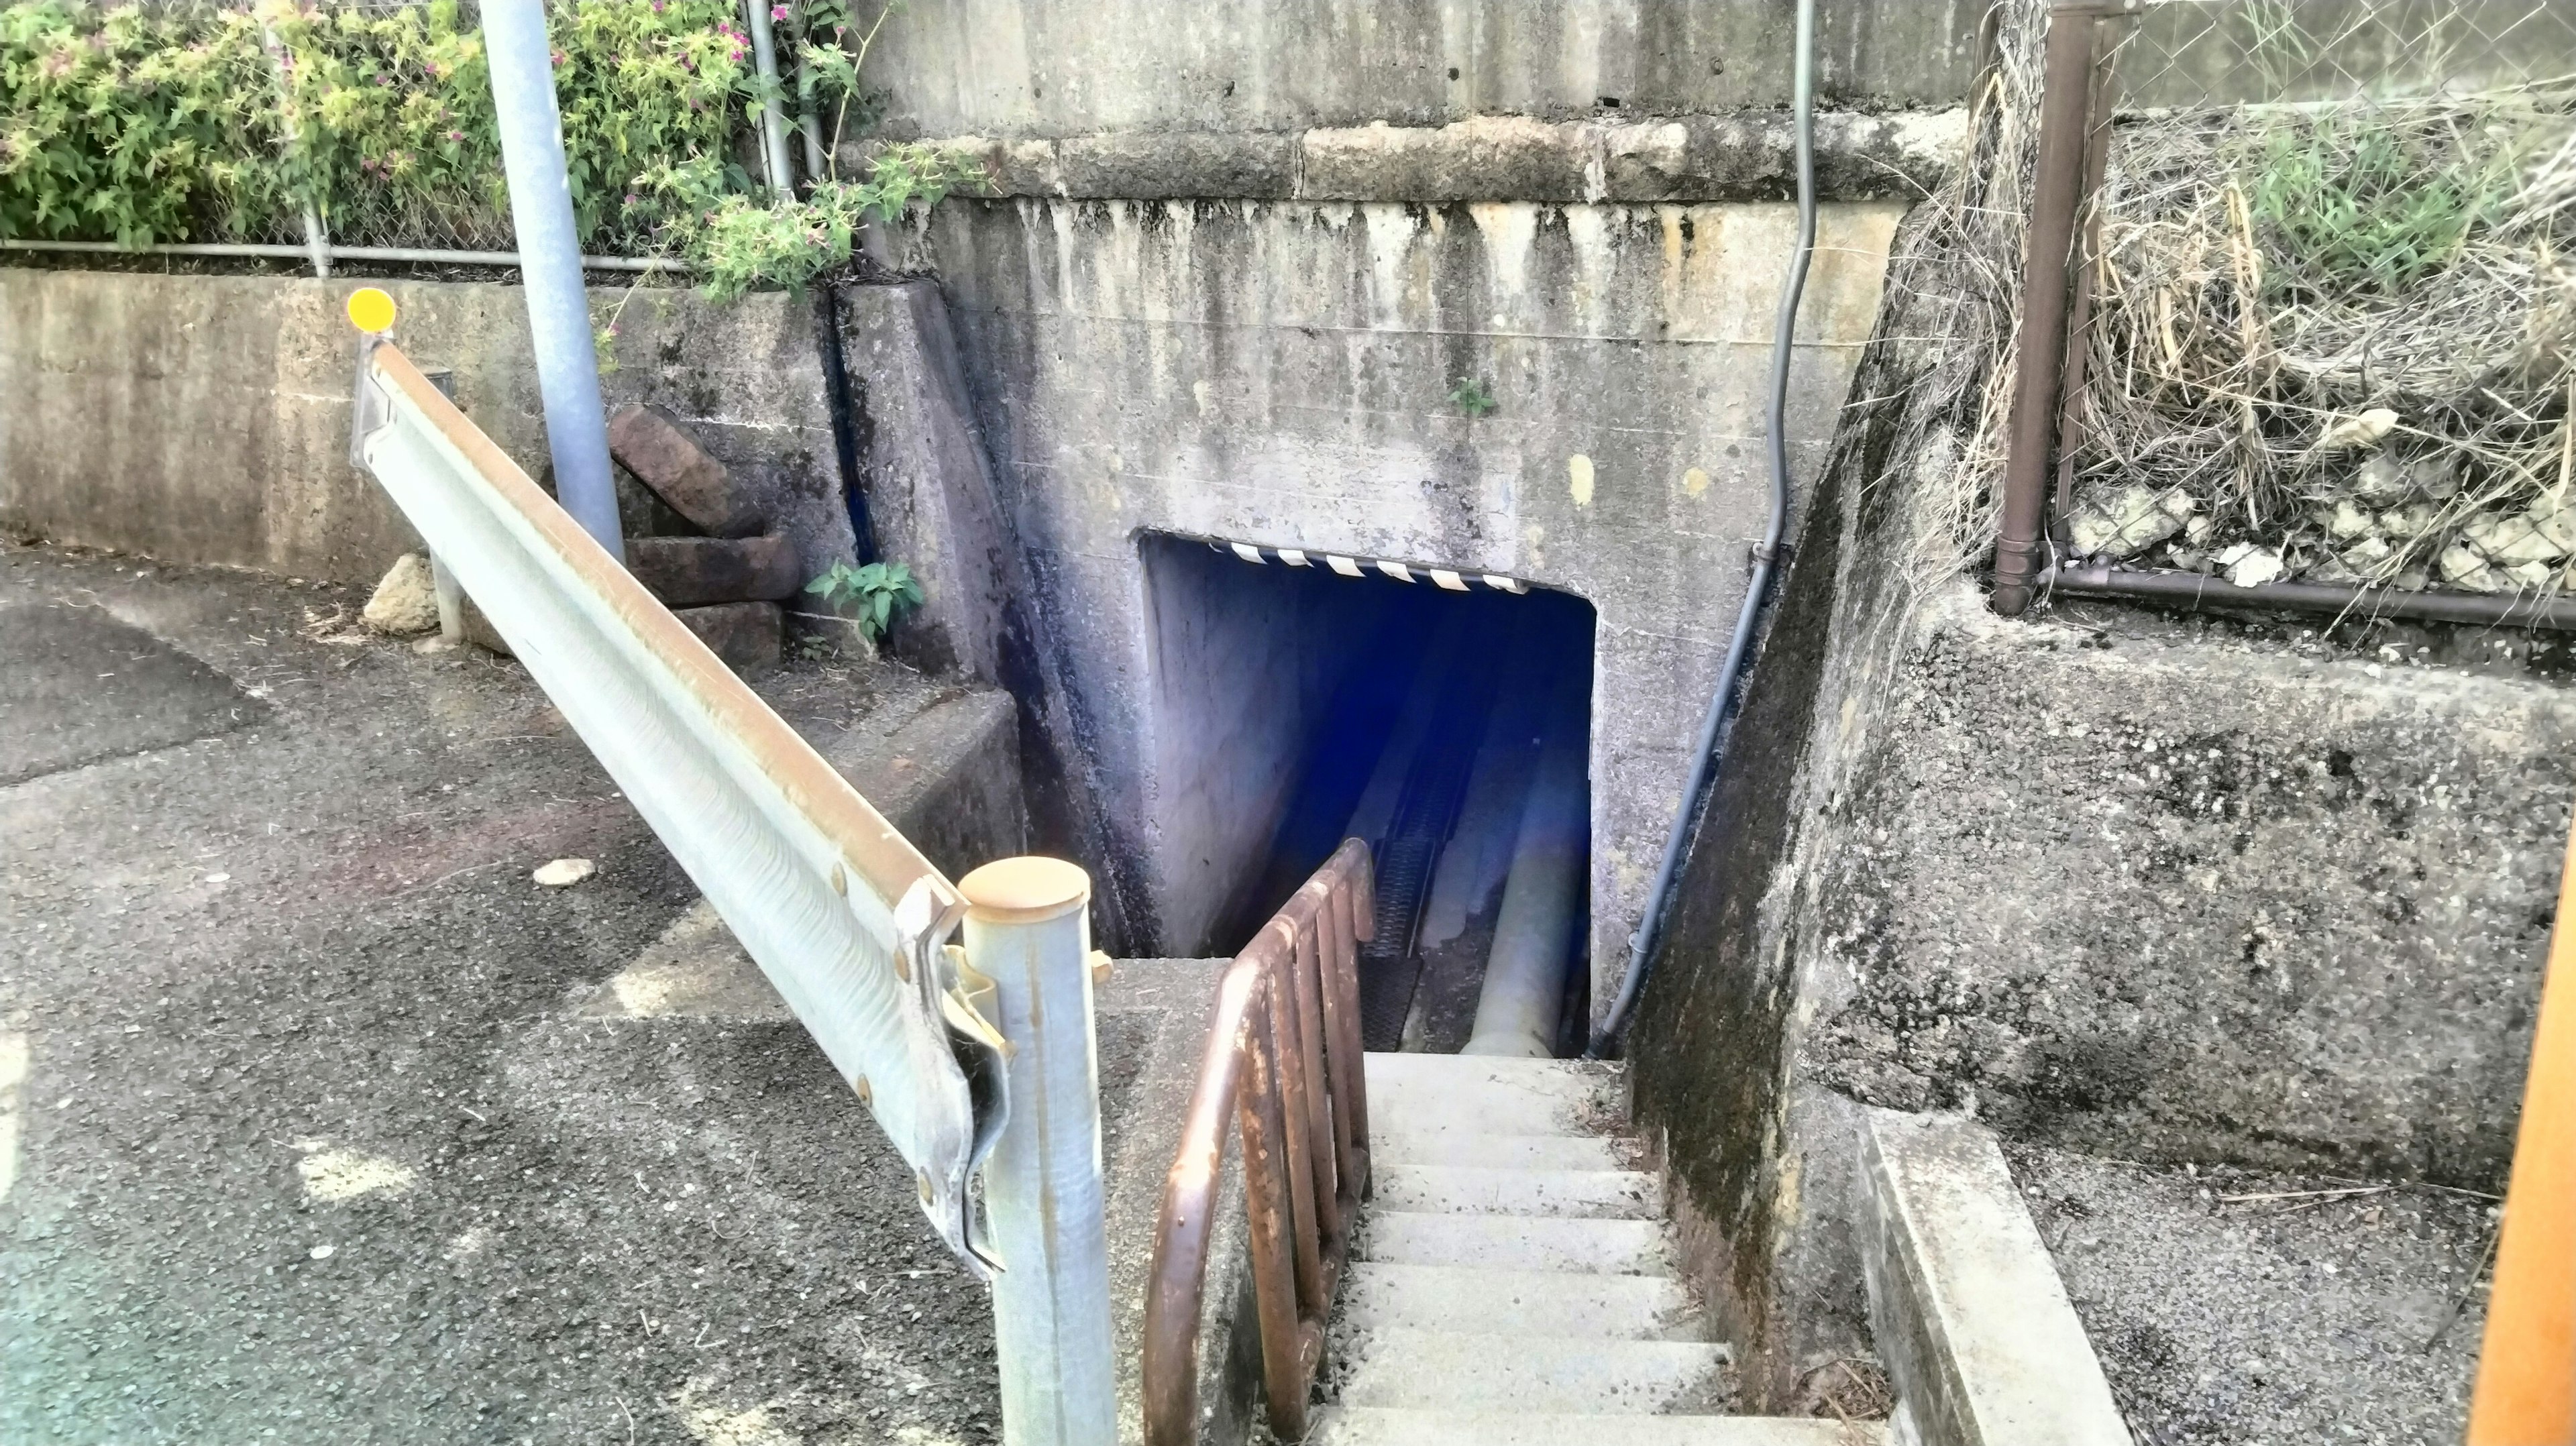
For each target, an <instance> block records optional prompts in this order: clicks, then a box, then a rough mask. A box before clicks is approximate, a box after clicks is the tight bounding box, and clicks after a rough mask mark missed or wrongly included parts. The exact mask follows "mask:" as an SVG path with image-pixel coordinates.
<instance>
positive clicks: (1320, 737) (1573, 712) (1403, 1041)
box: [1143, 536, 1593, 1054]
mask: <svg viewBox="0 0 2576 1446" xmlns="http://www.w3.org/2000/svg"><path fill="white" fill-rule="evenodd" d="M1143 547H1144V553H1145V563H1146V570H1147V581H1148V588H1149V591H1150V594H1151V605H1152V609H1153V613H1154V617H1155V646H1156V663H1155V673H1156V677H1157V695H1158V696H1157V703H1158V707H1157V710H1156V714H1157V733H1158V738H1157V748H1156V751H1157V754H1158V757H1157V770H1156V773H1157V786H1156V797H1155V799H1154V805H1155V806H1154V809H1153V813H1154V817H1155V820H1156V830H1155V843H1156V845H1157V848H1158V850H1159V851H1161V852H1162V853H1163V855H1164V857H1163V858H1162V859H1161V860H1160V862H1161V863H1162V864H1163V866H1164V867H1163V869H1162V872H1163V874H1164V876H1165V878H1166V880H1167V881H1170V882H1171V883H1173V884H1176V885H1177V887H1176V888H1175V893H1176V894H1181V893H1193V894H1195V895H1196V897H1197V898H1198V899H1200V900H1202V901H1203V903H1204V907H1203V908H1202V909H1201V910H1200V911H1199V912H1197V913H1196V914H1195V915H1190V914H1184V913H1180V912H1178V911H1174V912H1172V913H1169V914H1167V922H1169V923H1170V924H1172V925H1173V926H1174V927H1173V928H1172V930H1171V932H1172V933H1174V934H1175V935H1182V936H1183V937H1178V938H1174V939H1171V940H1169V941H1168V942H1169V943H1170V944H1172V945H1175V946H1184V947H1185V946H1187V945H1188V944H1189V943H1190V939H1189V938H1188V937H1187V936H1186V934H1185V933H1184V931H1185V929H1189V928H1191V927H1193V926H1194V927H1195V929H1196V931H1197V932H1198V934H1199V938H1200V941H1201V942H1200V948H1201V951H1202V952H1204V953H1206V954H1211V955H1224V954H1231V953H1233V952H1234V951H1235V950H1237V949H1239V948H1240V947H1241V946H1242V945H1243V944H1244V943H1245V942H1246V941H1247V940H1249V939H1250V938H1251V936H1252V934H1253V933H1254V932H1255V931H1256V930H1257V929H1259V928H1260V926H1261V925H1262V923H1263V922H1264V921H1266V920H1267V919H1268V918H1269V916H1270V914H1271V913H1272V912H1273V911H1274V910H1276V909H1277V908H1278V907H1279V905H1280V904H1282V903H1283V902H1285V901H1286V900H1287V898H1288V896H1289V895H1290V894H1291V893H1293V892H1294V891H1295V890H1296V888H1297V886H1298V885H1299V884H1301V883H1303V882H1304V881H1305V879H1306V877H1307V876H1308V875H1309V874H1310V873H1312V872H1313V871H1314V869H1315V868H1316V867H1317V866H1318V865H1320V864H1321V863H1322V862H1323V861H1324V859H1325V858H1326V857H1327V856H1328V855H1330V854H1331V852H1332V851H1333V849H1334V848H1335V847H1336V846H1338V845H1339V844H1340V842H1341V841H1342V840H1343V839H1344V838H1346V837H1354V836H1356V837H1359V838H1363V839H1366V840H1367V841H1368V843H1369V846H1370V848H1371V850H1372V852H1373V854H1374V855H1375V858H1376V862H1377V917H1376V937H1375V939H1374V940H1372V941H1371V942H1370V943H1369V944H1368V945H1366V946H1365V947H1364V949H1363V953H1362V958H1361V1016H1362V1023H1363V1032H1364V1034H1365V1036H1366V1042H1367V1046H1368V1047H1369V1048H1370V1049H1381V1050H1383V1049H1397V1048H1403V1049H1408V1050H1424V1051H1431V1052H1436V1053H1454V1052H1457V1051H1459V1050H1462V1049H1466V1048H1468V1047H1469V1046H1470V1044H1471V1041H1472V1043H1473V1045H1474V1048H1475V1050H1476V1052H1482V1053H1528V1054H1541V1053H1546V1054H1565V1053H1572V1052H1574V1050H1575V1049H1577V1048H1579V1047H1580V1043H1581V1038H1582V1029H1581V1025H1582V1021H1583V1020H1584V1019H1586V1018H1587V1012H1588V1004H1589V1001H1588V998H1587V997H1586V989H1587V981H1588V978H1589V971H1588V970H1587V969H1586V968H1585V967H1584V960H1583V958H1582V954H1583V950H1584V940H1585V937H1586V935H1587V933H1588V930H1587V928H1586V921H1587V919H1588V916H1589V908H1588V893H1587V884H1586V880H1587V877H1588V865H1589V818H1590V803H1591V800H1590V789H1589V784H1588V780H1587V777H1586V773H1587V760H1588V748H1589V736H1590V722H1591V698H1592V648H1593V642H1592V632H1593V610H1592V607H1591V605H1590V604H1589V603H1586V602H1584V601H1583V600H1582V599H1580V598H1577V597H1574V596H1572V595H1570V594H1566V593H1559V592H1551V591H1546V590H1538V589H1533V590H1528V591H1525V592H1512V591H1506V590H1503V589H1501V588H1498V587H1495V586H1491V585H1488V584H1486V583H1485V582H1483V581H1482V580H1481V579H1477V580H1474V581H1466V582H1464V588H1465V590H1463V591H1462V590H1456V589H1453V588H1451V587H1447V586H1443V585H1441V584H1439V583H1437V582H1435V581H1434V580H1433V579H1432V578H1431V577H1430V576H1428V575H1426V574H1424V573H1422V572H1420V571H1418V570H1408V571H1409V572H1410V574H1411V576H1412V577H1413V578H1414V579H1415V580H1414V581H1410V582H1407V581H1403V580H1399V579H1398V578H1396V577H1393V576H1390V575H1388V574H1387V573H1386V572H1384V571H1381V570H1379V569H1377V568H1376V567H1374V566H1373V565H1364V564H1350V563H1349V562H1348V561H1347V560H1344V565H1345V567H1347V568H1348V570H1350V571H1355V572H1357V573H1358V574H1359V575H1358V576H1349V575H1345V573H1344V572H1342V571H1336V570H1335V568H1334V567H1333V566H1332V565H1330V564H1329V563H1328V562H1327V560H1326V559H1325V558H1324V557H1323V556H1321V555H1316V556H1315V557H1314V558H1312V560H1311V562H1310V563H1309V565H1304V566H1299V565H1296V564H1295V562H1294V559H1296V558H1297V557H1299V556H1300V555H1299V554H1294V553H1291V554H1287V555H1286V558H1285V559H1283V558H1282V556H1281V555H1280V554H1278V553H1275V552H1273V553H1266V554H1263V555H1262V556H1263V558H1264V560H1263V561H1260V562H1253V561H1249V560H1247V559H1245V558H1243V557H1241V556H1239V555H1238V554H1237V553H1236V552H1235V551H1233V550H1231V549H1230V548H1228V547H1225V546H1223V545H1216V544H1209V543H1206V542H1202V541H1198V540H1194V539H1183V538H1172V537H1160V536H1151V537H1147V538H1146V539H1144V542H1143ZM1489 977H1490V979H1491V981H1492V983H1491V984H1490V986H1489V982H1488V981H1489Z"/></svg>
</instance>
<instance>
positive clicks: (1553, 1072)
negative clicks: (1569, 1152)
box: [1366, 1054, 1623, 1135]
mask: <svg viewBox="0 0 2576 1446" xmlns="http://www.w3.org/2000/svg"><path fill="white" fill-rule="evenodd" d="M1366 1067H1367V1070H1368V1097H1369V1119H1370V1120H1371V1121H1373V1122H1374V1121H1384V1122H1385V1123H1386V1126H1387V1128H1388V1129H1390V1130H1401V1131H1406V1132H1411V1133H1427V1132H1433V1131H1466V1132H1469V1133H1472V1134H1480V1135H1615V1134H1618V1133H1619V1132H1620V1130H1621V1128H1622V1125H1621V1121H1622V1119H1623V1112H1622V1099H1621V1092H1620V1078H1619V1072H1618V1066H1616V1065H1613V1064H1601V1063H1589V1062H1585V1061H1581V1060H1569V1059H1510V1058H1502V1057H1496V1056H1489V1055H1465V1054H1372V1055H1369V1056H1367V1066H1366Z"/></svg>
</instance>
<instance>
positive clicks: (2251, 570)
mask: <svg viewBox="0 0 2576 1446" xmlns="http://www.w3.org/2000/svg"><path fill="white" fill-rule="evenodd" d="M2227 552H2228V553H2233V554H2235V556H2234V557H2233V558H2232V559H2231V558H2230V557H2229V556H2227V555H2226V554H2221V555H2220V557H2219V562H2220V563H2221V564H2222V565H2224V566H2225V567H2226V569H2227V580H2228V581H2229V582H2232V583H2234V584H2236V585H2237V586H2238V587H2261V586H2262V585H2263V584H2265V583H2267V582H2272V581H2275V580H2276V579H2278V578H2279V577H2280V576H2281V573H2282V566H2281V554H2279V553H2277V552H2274V551H2273V550H2272V549H2270V548H2268V547H2253V546H2249V545H2247V544H2245V543H2241V542H2240V543H2238V544H2237V545H2236V546H2234V547H2231V548H2229V549H2227Z"/></svg>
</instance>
